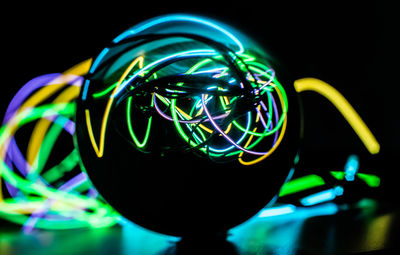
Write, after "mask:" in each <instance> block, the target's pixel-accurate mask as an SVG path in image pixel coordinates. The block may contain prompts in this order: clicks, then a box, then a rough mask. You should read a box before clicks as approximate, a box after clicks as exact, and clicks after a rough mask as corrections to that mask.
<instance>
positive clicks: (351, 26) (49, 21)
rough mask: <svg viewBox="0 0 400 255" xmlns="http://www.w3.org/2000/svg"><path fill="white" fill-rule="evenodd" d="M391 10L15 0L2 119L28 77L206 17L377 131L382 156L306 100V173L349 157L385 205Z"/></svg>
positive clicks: (5, 31)
mask: <svg viewBox="0 0 400 255" xmlns="http://www.w3.org/2000/svg"><path fill="white" fill-rule="evenodd" d="M391 10H393V8H390V7H389V6H386V5H385V4H384V3H382V2H380V3H378V2H374V1H342V0H338V1H331V2H329V1H296V2H288V1H242V2H241V1H229V2H228V1H197V2H196V1H186V2H181V3H177V2H171V1H152V2H150V1H142V2H138V1H124V2H122V1H121V2H118V1H96V2H93V3H89V2H83V1H80V2H73V1H68V2H64V1H57V2H54V3H52V4H44V3H43V4H39V3H36V2H35V3H28V4H25V3H21V2H13V3H10V4H7V5H6V6H3V7H2V13H1V24H2V31H1V38H2V39H1V42H2V43H1V44H2V53H1V62H2V64H3V65H2V68H1V74H2V79H1V83H2V84H1V85H0V86H1V89H2V93H1V104H0V110H1V112H2V113H4V112H5V109H6V106H7V104H8V102H9V101H10V100H11V98H12V96H13V95H14V94H15V93H16V91H17V90H18V89H19V88H20V87H21V86H22V85H23V84H25V83H26V82H27V81H29V80H30V79H32V78H34V77H36V76H39V75H42V74H46V73H53V72H62V71H64V70H66V69H68V68H69V67H71V66H73V65H75V64H77V63H79V62H80V61H83V60H85V59H88V58H91V57H94V56H96V55H97V54H98V53H99V52H100V51H101V49H102V48H103V47H104V46H105V45H106V44H108V43H109V42H110V41H111V40H112V39H113V38H114V37H116V36H117V35H118V34H120V33H121V32H123V31H124V30H126V29H128V28H129V27H130V26H133V25H134V24H136V23H138V22H140V21H143V20H145V19H147V18H151V17H154V16H157V15H161V14H168V13H177V12H178V13H181V12H183V13H193V14H200V15H205V16H209V17H213V18H216V19H219V20H221V21H223V22H226V23H229V24H231V25H232V26H236V27H237V28H239V29H240V30H242V31H244V32H245V33H247V34H249V35H250V36H252V37H254V38H255V39H256V40H257V41H259V42H260V43H261V44H263V45H264V46H265V47H266V48H267V49H268V50H269V51H270V53H271V54H272V55H273V56H275V57H276V58H277V59H279V60H280V61H281V63H282V64H284V65H285V66H286V67H287V68H288V69H289V71H290V72H291V73H292V74H293V76H294V77H296V78H302V77H315V78H319V79H322V80H324V81H326V82H328V83H330V84H331V85H333V86H334V87H336V88H337V89H338V90H339V91H340V92H341V93H342V94H343V95H344V96H345V97H346V98H347V99H348V100H349V101H350V102H351V104H352V105H353V106H354V108H355V109H356V110H357V112H358V113H359V114H360V115H361V117H362V118H363V119H364V121H365V122H366V124H367V125H368V126H369V127H370V129H371V130H372V132H373V133H374V134H375V136H376V138H377V139H378V141H379V142H380V143H381V148H382V151H381V153H380V155H378V156H373V157H370V156H369V155H368V152H367V151H366V149H365V148H364V147H363V144H362V143H361V141H360V140H359V138H358V137H357V136H356V135H355V133H354V132H353V130H352V129H351V127H350V126H349V125H348V124H347V123H346V122H345V121H344V119H343V118H342V117H341V115H340V114H339V113H338V112H337V110H336V109H334V108H333V107H332V106H331V104H330V103H329V102H328V101H327V100H325V99H324V98H322V97H321V96H319V95H317V94H313V93H305V94H303V95H302V99H303V103H304V110H305V143H304V146H303V157H302V158H301V161H302V162H303V167H304V168H305V169H309V170H310V171H320V170H321V171H322V170H323V169H329V170H337V169H341V168H342V167H343V165H344V163H345V160H346V158H347V156H348V155H349V154H352V153H355V154H358V155H360V157H361V170H360V171H364V172H376V173H378V174H379V175H380V176H381V177H382V180H383V184H384V187H385V189H386V190H385V192H384V193H383V194H384V195H383V198H389V200H393V201H395V202H396V201H397V200H398V199H397V200H396V198H395V196H394V195H393V194H394V193H393V192H396V189H395V185H396V183H397V181H396V178H395V173H396V172H397V170H398V163H396V162H397V161H396V160H395V159H396V158H397V152H399V146H398V142H399V141H400V139H399V134H398V132H397V130H398V124H399V118H398V114H397V109H398V107H397V101H398V100H397V94H396V93H397V92H396V87H397V86H398V83H397V82H396V81H395V80H392V79H391V74H396V72H398V71H397V70H396V68H395V67H394V64H395V61H394V60H395V56H394V52H393V51H392V49H391V48H390V47H391V46H393V45H395V43H394V42H393V41H392V40H393V39H394V35H395V34H396V31H398V26H396V24H395V25H394V26H393V29H391V28H389V25H393V22H394V19H393V17H394V15H393V14H392V11H391ZM394 163H396V164H394ZM390 192H392V193H390ZM392 195H393V196H392Z"/></svg>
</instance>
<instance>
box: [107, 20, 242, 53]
mask: <svg viewBox="0 0 400 255" xmlns="http://www.w3.org/2000/svg"><path fill="white" fill-rule="evenodd" d="M174 21H189V22H194V23H199V24H202V25H206V26H209V27H210V28H213V29H215V30H217V31H219V32H222V33H223V34H225V35H226V36H227V37H229V38H230V39H231V40H232V41H233V42H234V43H235V44H236V45H237V46H238V48H239V50H238V51H237V52H236V53H237V54H241V53H243V52H244V48H243V45H242V43H241V42H240V41H239V39H237V38H236V37H235V36H234V35H233V34H232V33H230V32H229V31H228V30H226V29H224V28H222V27H220V26H218V25H216V24H215V23H213V22H211V21H208V20H205V19H202V18H200V17H194V16H187V15H179V14H175V15H167V16H162V17H159V18H156V19H154V20H150V21H148V22H145V23H142V24H139V25H138V26H137V27H134V28H132V29H130V30H128V31H125V32H124V33H122V34H120V35H119V36H117V37H116V38H115V39H114V40H113V42H114V43H118V42H120V41H121V40H123V39H125V38H126V37H128V36H132V35H135V34H138V33H140V32H143V31H144V30H147V29H149V28H151V27H154V26H156V25H159V24H162V23H167V22H174Z"/></svg>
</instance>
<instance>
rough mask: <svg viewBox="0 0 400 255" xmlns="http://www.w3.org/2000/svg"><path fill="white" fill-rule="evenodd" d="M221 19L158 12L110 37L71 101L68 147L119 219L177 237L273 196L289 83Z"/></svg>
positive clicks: (296, 130)
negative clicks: (71, 144) (72, 129)
mask: <svg viewBox="0 0 400 255" xmlns="http://www.w3.org/2000/svg"><path fill="white" fill-rule="evenodd" d="M284 72H285V71H284V70H283V71H282V70H277V66H276V64H275V63H274V62H273V61H272V60H271V57H270V56H269V55H268V54H267V52H266V51H265V50H264V49H263V48H262V47H260V46H259V45H258V44H257V43H256V42H255V41H254V40H252V39H250V38H249V37H247V36H245V35H244V34H243V33H241V32H239V31H237V30H235V29H233V28H231V27H229V26H228V25H226V24H223V23H221V22H218V21H215V20H211V19H208V18H204V17H199V16H193V15H183V14H182V15H181V14H179V15H178V14H176V15H167V16H161V17H157V18H154V19H150V20H147V21H145V22H142V23H140V24H138V25H136V26H134V27H132V28H130V29H128V30H127V31H125V32H123V33H122V34H120V35H119V36H117V37H116V38H115V39H114V40H113V41H112V42H111V44H110V45H109V46H108V47H107V48H105V49H104V50H103V51H101V52H100V54H99V55H98V57H97V58H96V59H94V61H93V63H92V66H91V68H90V70H89V73H88V75H87V76H86V77H85V81H84V85H83V89H82V90H81V95H80V97H79V100H78V108H77V115H76V121H77V132H76V139H75V140H76V146H77V148H78V149H79V152H80V155H81V158H82V162H83V165H84V168H85V170H86V171H87V173H88V175H89V177H90V179H91V181H92V182H93V185H94V186H95V187H96V189H97V190H98V191H99V192H100V194H101V195H102V197H103V198H104V199H105V200H106V201H107V202H108V203H110V204H111V205H112V206H113V207H114V208H115V209H116V210H117V211H118V212H120V213H121V214H122V215H123V216H124V217H126V218H127V219H129V220H131V221H133V222H135V223H137V224H139V225H141V226H143V227H145V228H148V229H150V230H153V231H157V232H160V233H164V234H169V235H175V236H184V235H191V234H196V233H216V232H224V231H226V230H228V229H229V228H232V227H233V226H236V225H238V224H239V223H241V222H243V221H245V220H247V219H249V218H250V217H252V216H253V215H255V214H256V213H257V212H258V211H259V210H261V209H262V208H263V207H264V206H266V205H267V204H271V201H273V199H274V197H276V196H277V194H278V193H279V189H280V187H281V186H282V185H283V183H284V182H285V180H286V178H287V176H288V174H289V172H290V170H291V169H293V168H294V159H295V157H296V155H297V153H298V147H299V141H300V130H301V129H300V124H301V120H300V114H299V113H300V111H299V104H298V100H297V98H296V95H295V92H294V89H293V87H292V86H293V80H291V79H290V78H289V76H288V75H287V74H285V73H284Z"/></svg>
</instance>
